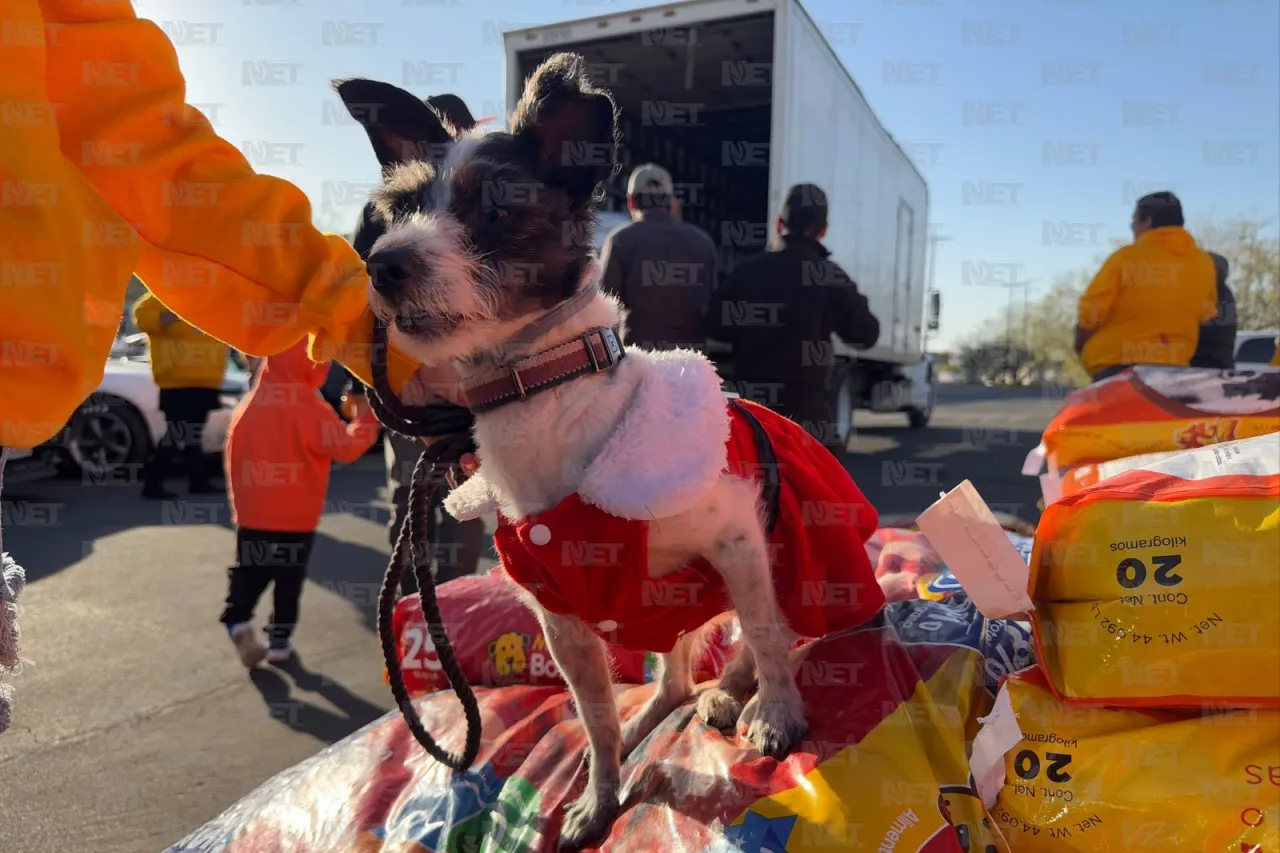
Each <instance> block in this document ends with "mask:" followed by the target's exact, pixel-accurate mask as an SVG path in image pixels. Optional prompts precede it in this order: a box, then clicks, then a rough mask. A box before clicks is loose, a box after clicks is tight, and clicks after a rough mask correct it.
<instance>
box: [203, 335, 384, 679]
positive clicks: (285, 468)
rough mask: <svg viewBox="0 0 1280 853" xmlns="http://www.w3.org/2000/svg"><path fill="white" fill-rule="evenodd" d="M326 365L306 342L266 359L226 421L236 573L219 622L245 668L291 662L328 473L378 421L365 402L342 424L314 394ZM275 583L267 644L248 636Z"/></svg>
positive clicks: (364, 446)
mask: <svg viewBox="0 0 1280 853" xmlns="http://www.w3.org/2000/svg"><path fill="white" fill-rule="evenodd" d="M328 372H329V364H328V363H327V362H325V363H320V364H317V363H315V362H313V361H311V360H310V359H309V358H308V357H307V348H306V342H305V341H304V342H302V343H299V344H297V345H295V346H294V347H293V348H292V349H288V350H286V351H284V352H282V353H280V354H279V355H273V356H270V357H268V358H267V359H266V360H265V361H264V362H263V363H262V364H261V365H260V367H259V370H258V376H257V379H256V380H255V381H254V384H253V389H252V390H251V391H250V392H249V394H248V395H247V396H246V397H245V399H244V400H243V401H242V402H241V403H240V405H239V407H238V408H237V409H236V410H235V412H233V413H232V415H231V427H230V431H229V433H228V435H227V450H226V478H227V489H228V492H229V494H230V500H231V517H232V521H233V522H234V523H235V525H236V565H234V566H233V567H231V569H230V570H229V571H228V575H229V579H230V582H229V588H228V591H227V606H226V609H225V610H223V612H222V623H223V624H224V625H226V626H227V632H228V633H229V634H230V635H231V640H232V642H233V643H235V646H236V650H237V651H238V652H239V654H240V661H241V663H243V664H244V665H245V666H246V667H254V666H257V665H258V664H259V663H261V662H262V659H263V658H264V657H265V658H266V659H267V660H268V661H270V662H272V663H282V662H284V661H287V660H288V659H289V658H290V656H292V654H293V649H292V646H291V645H290V642H289V640H290V637H291V636H292V634H293V629H294V626H295V625H296V624H297V622H298V603H299V599H300V598H301V596H302V584H303V581H305V580H306V573H307V560H308V558H309V557H310V555H311V544H312V540H313V539H314V538H315V530H316V527H317V526H318V525H319V523H320V515H321V513H322V512H323V510H324V500H325V495H326V493H327V491H328V487H329V468H330V465H331V464H332V463H333V462H335V461H337V462H347V463H350V462H355V461H356V460H357V459H359V458H360V457H361V456H363V455H364V454H365V453H366V452H367V451H368V450H369V448H371V447H372V446H373V444H374V442H375V441H377V439H378V420H377V418H376V417H375V416H374V414H373V411H372V409H371V408H370V407H369V404H368V402H367V401H365V402H362V403H359V404H357V405H356V406H355V412H354V414H355V417H354V420H352V421H351V423H346V422H344V421H343V420H342V419H341V418H340V417H338V415H337V414H336V413H335V412H334V411H333V409H332V408H331V407H330V406H329V404H328V403H326V402H325V401H324V398H322V397H321V396H320V386H321V385H323V384H324V380H325V377H326V376H327V375H328ZM273 581H274V582H275V589H274V602H273V603H274V609H273V612H272V614H271V619H270V622H269V624H268V626H267V628H266V633H267V637H268V641H269V646H268V647H264V646H263V645H262V643H261V642H259V641H258V639H257V637H256V636H255V635H254V631H253V625H252V624H250V623H251V620H252V619H253V611H254V608H255V607H256V606H257V603H258V599H259V598H261V596H262V593H263V592H265V591H266V589H267V585H268V584H270V583H272V582H273Z"/></svg>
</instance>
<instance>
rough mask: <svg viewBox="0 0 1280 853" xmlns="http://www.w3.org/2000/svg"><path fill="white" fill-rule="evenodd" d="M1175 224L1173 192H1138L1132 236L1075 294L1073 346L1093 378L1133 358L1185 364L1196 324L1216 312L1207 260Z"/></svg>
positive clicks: (1179, 221)
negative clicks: (1075, 318)
mask: <svg viewBox="0 0 1280 853" xmlns="http://www.w3.org/2000/svg"><path fill="white" fill-rule="evenodd" d="M1183 224H1184V220H1183V217H1182V202H1181V201H1179V200H1178V197H1177V196H1175V195H1174V194H1173V193H1171V192H1157V193H1151V194H1150V195H1145V196H1143V197H1142V198H1140V199H1138V203H1137V205H1135V207H1134V211H1133V221H1132V223H1131V227H1132V229H1133V242H1132V243H1130V244H1129V245H1127V246H1122V247H1121V248H1119V249H1117V250H1116V251H1115V252H1113V253H1112V254H1111V256H1110V257H1109V258H1107V259H1106V261H1105V262H1103V264H1102V269H1100V270H1098V274H1097V275H1096V276H1094V278H1093V281H1092V282H1091V283H1090V284H1089V287H1088V288H1087V289H1086V290H1085V292H1084V295H1083V296H1081V297H1080V304H1079V310H1078V316H1077V320H1076V341H1075V349H1076V352H1077V353H1078V354H1079V356H1080V361H1081V363H1082V364H1083V365H1084V368H1085V370H1086V371H1088V373H1089V376H1090V377H1091V379H1092V380H1093V381H1094V382H1098V381H1100V380H1102V379H1106V378H1107V377H1110V376H1114V375H1116V374H1117V373H1119V372H1121V371H1122V370H1125V369H1126V368H1129V367H1133V366H1135V365H1144V364H1153V365H1166V366H1171V367H1187V366H1188V365H1189V364H1190V362H1191V356H1192V355H1193V354H1194V353H1195V351H1196V343H1197V341H1198V340H1199V337H1200V326H1201V324H1203V323H1207V322H1209V321H1210V320H1212V319H1214V318H1215V317H1217V316H1218V286H1217V278H1218V276H1217V272H1216V271H1215V269H1214V262H1213V260H1212V259H1211V258H1210V257H1209V255H1208V253H1207V252H1205V251H1204V250H1203V249H1201V248H1200V247H1199V246H1198V245H1196V241H1195V238H1194V237H1192V236H1191V234H1190V233H1188V232H1187V230H1186V228H1184V227H1183Z"/></svg>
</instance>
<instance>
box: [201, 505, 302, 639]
mask: <svg viewBox="0 0 1280 853" xmlns="http://www.w3.org/2000/svg"><path fill="white" fill-rule="evenodd" d="M315 536H316V535H315V533H280V532H274V531H268V530H248V529H246V528H238V529H237V530H236V564H235V565H234V566H232V567H231V568H230V569H228V570H227V577H228V580H229V583H228V589H227V606H226V608H225V609H224V610H223V611H222V618H221V620H220V621H221V622H222V624H224V625H228V626H230V625H239V624H241V623H242V622H248V621H250V620H251V619H253V611H254V609H255V608H256V607H257V606H258V599H260V598H261V597H262V594H263V593H264V592H266V590H267V585H268V584H274V588H273V590H272V593H273V601H272V605H273V607H272V611H271V618H270V622H269V624H268V626H267V635H268V636H269V637H270V640H271V644H272V645H275V646H284V645H287V644H288V642H289V638H290V637H291V636H293V629H294V627H295V626H296V625H297V624H298V604H299V601H300V600H301V599H302V585H303V582H304V581H306V579H307V561H308V560H309V559H310V558H311V545H312V543H313V542H314V541H315Z"/></svg>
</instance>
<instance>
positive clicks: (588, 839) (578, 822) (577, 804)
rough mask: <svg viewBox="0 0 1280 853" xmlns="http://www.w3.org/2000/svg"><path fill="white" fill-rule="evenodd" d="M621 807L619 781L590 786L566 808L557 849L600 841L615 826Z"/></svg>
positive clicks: (581, 846)
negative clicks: (617, 782) (611, 784)
mask: <svg viewBox="0 0 1280 853" xmlns="http://www.w3.org/2000/svg"><path fill="white" fill-rule="evenodd" d="M621 809H622V806H621V804H620V803H619V802H618V788H617V786H616V785H615V786H594V787H588V788H587V790H585V791H583V793H582V796H581V797H578V799H576V800H574V801H573V802H572V803H570V804H569V807H568V808H566V809H565V811H564V822H563V823H562V824H561V825H560V843H559V846H558V847H557V849H558V850H581V849H582V848H583V847H586V846H587V845H588V844H592V843H594V842H597V841H599V840H600V839H601V838H603V837H604V835H605V833H607V832H608V831H609V827H611V826H613V821H614V819H615V818H616V817H617V816H618V812H619V811H621Z"/></svg>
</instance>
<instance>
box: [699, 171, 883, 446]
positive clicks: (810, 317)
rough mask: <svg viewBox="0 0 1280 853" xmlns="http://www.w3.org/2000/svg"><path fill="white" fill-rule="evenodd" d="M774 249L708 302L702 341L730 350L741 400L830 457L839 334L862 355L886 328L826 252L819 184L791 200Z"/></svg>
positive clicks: (797, 190)
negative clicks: (795, 428)
mask: <svg viewBox="0 0 1280 853" xmlns="http://www.w3.org/2000/svg"><path fill="white" fill-rule="evenodd" d="M775 228H776V232H777V237H778V239H777V241H776V243H775V244H774V245H773V246H771V247H770V249H769V251H766V252H764V253H763V254H760V255H756V256H754V257H750V258H747V259H746V260H744V261H743V262H742V263H740V264H739V265H738V266H737V267H736V268H735V269H734V270H733V272H732V273H730V274H729V276H728V278H727V279H726V280H725V283H724V285H723V286H722V287H721V288H720V289H719V290H718V291H717V292H716V294H715V296H714V297H713V298H712V300H711V305H710V306H709V307H708V310H707V315H706V335H707V337H708V338H711V339H712V340H717V341H723V342H725V343H727V344H730V345H732V346H733V371H734V372H733V378H734V383H735V385H736V386H737V390H738V393H739V394H740V395H741V396H743V397H747V398H749V399H751V398H760V399H756V402H760V403H764V404H765V405H767V406H768V407H769V408H771V409H773V410H774V411H777V412H778V413H779V414H783V415H786V416H787V417H789V418H791V419H792V420H794V421H796V422H797V423H799V424H800V425H801V426H803V427H805V429H806V430H808V431H809V433H810V434H811V435H813V436H814V437H815V438H817V439H818V440H819V441H822V442H823V443H824V444H826V445H827V446H828V448H830V449H831V450H832V451H833V452H835V451H838V450H840V449H841V448H840V441H839V439H838V438H837V437H836V430H835V429H834V418H833V417H832V412H831V403H830V401H829V399H828V393H827V389H828V385H829V383H830V380H831V368H832V363H831V359H830V358H822V357H820V356H821V354H822V353H823V352H829V350H830V341H831V335H832V334H833V333H834V334H836V335H838V336H839V337H840V340H841V341H843V342H844V343H846V344H848V345H849V346H852V347H856V348H858V349H866V348H869V347H871V346H874V345H875V342H876V341H877V340H878V339H879V337H880V322H879V321H878V320H877V319H876V317H875V315H873V314H872V313H871V309H870V307H868V305H867V299H866V297H865V296H863V295H862V294H861V293H859V292H858V286H857V284H856V283H855V282H854V281H853V279H852V278H851V277H850V276H849V274H848V273H846V272H845V271H844V270H843V269H841V268H840V265H839V264H837V263H836V262H835V261H833V260H832V259H831V252H830V251H829V250H828V249H827V248H826V247H825V246H824V245H823V244H822V242H821V241H822V238H823V237H825V236H826V233H827V196H826V193H824V192H823V191H822V189H820V188H819V187H817V186H815V185H813V184H797V185H796V186H794V187H792V188H791V189H790V191H788V193H787V197H786V199H785V200H784V201H783V203H782V209H781V210H780V211H779V213H778V219H777V222H776V225H775Z"/></svg>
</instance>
